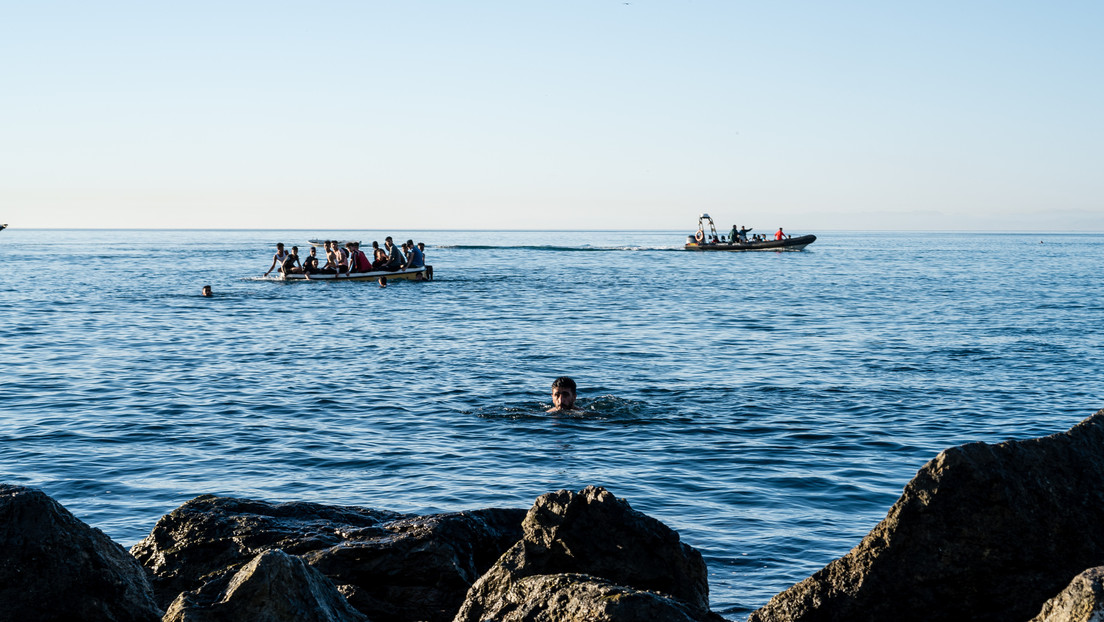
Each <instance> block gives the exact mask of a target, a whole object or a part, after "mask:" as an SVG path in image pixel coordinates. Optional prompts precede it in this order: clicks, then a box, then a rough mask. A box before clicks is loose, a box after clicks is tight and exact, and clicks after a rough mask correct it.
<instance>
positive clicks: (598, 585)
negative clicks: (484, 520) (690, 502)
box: [455, 486, 710, 622]
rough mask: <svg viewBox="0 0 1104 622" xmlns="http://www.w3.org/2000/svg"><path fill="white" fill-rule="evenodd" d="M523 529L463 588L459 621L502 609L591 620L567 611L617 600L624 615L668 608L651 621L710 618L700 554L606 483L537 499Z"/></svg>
mask: <svg viewBox="0 0 1104 622" xmlns="http://www.w3.org/2000/svg"><path fill="white" fill-rule="evenodd" d="M522 529H523V531H524V538H523V539H522V540H521V541H520V542H518V543H517V544H515V545H514V546H513V547H511V548H510V550H509V551H507V552H506V553H505V554H504V555H503V556H502V557H501V558H500V559H499V560H498V561H497V562H496V563H495V565H494V566H493V567H492V568H491V569H490V570H489V571H488V572H487V573H486V574H484V575H483V576H482V577H480V579H479V580H478V581H477V582H476V583H475V585H473V586H472V588H471V589H470V590H469V591H468V596H467V598H466V599H465V601H464V605H463V607H461V609H460V612H459V613H458V614H457V616H456V618H455V621H456V622H476V621H479V620H486V619H496V620H497V619H499V616H505V615H507V613H509V615H510V616H522V617H518V618H517V619H519V620H520V619H526V620H529V619H532V620H575V619H579V620H582V619H589V618H588V617H587V616H582V617H572V616H574V615H575V614H572V613H570V612H572V611H593V612H598V611H607V609H608V608H609V607H614V606H615V605H617V602H621V603H623V605H622V607H623V611H624V612H629V611H632V612H642V611H645V610H651V611H653V613H654V612H655V611H658V609H656V608H662V609H663V610H664V611H668V612H671V615H670V616H664V617H659V618H652V619H657V620H667V619H670V620H679V619H683V618H691V619H699V618H702V619H704V618H707V617H709V615H710V614H709V587H708V583H707V571H706V567H705V562H704V561H703V560H702V557H701V554H700V553H699V552H698V551H696V550H695V549H693V548H691V547H690V546H687V545H686V544H684V543H682V542H680V541H679V536H678V534H677V533H676V532H675V531H673V530H671V529H670V528H668V527H667V526H666V525H664V524H663V523H661V522H659V521H657V520H656V519H654V518H651V517H649V516H645V515H644V514H641V513H640V512H637V511H635V510H633V509H632V508H631V507H629V504H628V503H627V502H626V501H625V500H624V499H617V498H616V497H614V496H613V495H612V494H610V493H609V492H608V491H606V490H605V489H603V488H595V487H593V486H590V487H587V488H586V489H584V490H582V491H581V492H579V493H572V492H568V491H564V490H561V491H559V492H555V493H549V494H546V495H543V496H541V497H540V498H538V499H537V501H536V503H535V504H534V505H533V507H532V508H531V509H530V510H529V512H528V513H527V514H526V515H525V520H524V521H523V522H522ZM583 575H586V576H583ZM538 578H539V580H538ZM572 583H580V585H578V586H574V587H572V586H571V584H572ZM643 592H652V593H653V594H652V595H650V596H647V595H644V594H643ZM614 596H615V597H614ZM603 601H608V602H603ZM644 603H648V605H647V607H652V609H647V608H646V607H645V605H644ZM536 611H540V612H542V613H541V615H535V614H533V613H532V612H536ZM524 612H529V613H524ZM674 612H677V614H676V613H674ZM569 614H570V615H569ZM527 615H529V616H533V617H524V616H527ZM595 615H597V614H595ZM603 615H612V613H610V611H607V613H606V614H603ZM626 615H628V617H625V618H616V619H636V618H633V617H632V615H636V614H635V613H634V614H628V613H626ZM641 615H643V614H641ZM657 615H658V614H657ZM509 619H513V618H509ZM595 619H606V618H595ZM609 619H615V618H609Z"/></svg>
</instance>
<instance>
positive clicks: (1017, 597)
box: [748, 411, 1104, 622]
mask: <svg viewBox="0 0 1104 622" xmlns="http://www.w3.org/2000/svg"><path fill="white" fill-rule="evenodd" d="M1102 481H1104V411H1100V412H1098V413H1096V414H1095V415H1093V416H1092V417H1089V418H1088V419H1086V420H1085V421H1083V422H1081V423H1080V424H1078V425H1077V426H1075V427H1073V428H1072V429H1070V430H1069V431H1067V432H1064V433H1060V434H1054V435H1052V436H1047V437H1044V438H1038V439H1030V440H1024V441H1009V442H1004V443H1000V444H996V445H989V444H985V443H971V444H968V445H963V446H960V447H955V448H952V449H948V450H946V451H944V452H943V453H941V454H939V456H937V457H936V458H935V459H934V460H932V461H931V462H929V463H927V464H926V465H924V467H923V468H922V469H920V472H919V473H917V475H916V477H915V478H913V480H912V481H911V482H909V484H908V485H907V486H906V487H905V491H904V493H903V494H902V496H901V498H900V499H898V501H897V502H896V503H895V504H894V505H893V507H892V508H891V509H890V510H889V514H888V515H887V516H886V518H885V519H884V520H883V521H882V522H881V523H880V524H879V525H878V526H876V527H875V528H874V529H873V530H872V531H871V532H870V533H869V534H868V535H867V536H866V537H865V538H864V539H863V540H862V542H861V543H860V544H859V545H858V546H856V547H855V548H854V549H853V550H852V551H851V552H850V553H848V554H847V555H846V556H844V557H842V558H840V559H837V560H835V561H833V562H832V563H830V564H828V566H826V567H825V568H823V569H822V570H820V571H819V572H817V573H815V574H814V575H813V576H811V577H809V578H808V579H805V580H804V581H802V582H800V583H798V584H797V585H795V586H793V587H791V588H790V589H788V590H786V591H785V592H782V593H781V594H778V595H777V596H775V597H774V598H772V599H771V600H770V602H768V603H767V605H766V606H764V607H763V608H762V609H760V610H758V611H756V612H754V613H753V614H752V615H751V616H750V617H749V618H748V620H749V622H781V621H786V622H798V621H812V620H816V621H818V622H820V621H836V620H839V621H843V620H847V621H849V622H852V621H862V620H871V621H873V620H898V621H901V622H906V621H912V620H916V621H920V620H924V621H925V622H938V621H940V620H948V621H949V620H979V621H987V620H992V621H998V620H999V621H1007V620H1027V619H1029V618H1030V617H1031V616H1032V615H1035V614H1036V613H1038V612H1039V610H1040V608H1041V607H1042V605H1043V603H1044V602H1046V600H1047V599H1048V598H1050V597H1051V596H1054V595H1055V594H1057V593H1058V592H1059V591H1060V590H1061V589H1062V588H1063V587H1064V586H1065V585H1066V584H1067V583H1068V582H1069V580H1070V577H1072V576H1074V575H1076V574H1077V573H1078V572H1080V571H1082V570H1084V569H1085V568H1089V567H1095V566H1099V565H1102V564H1104V530H1101V529H1100V525H1101V524H1102V523H1104V486H1101V482H1102Z"/></svg>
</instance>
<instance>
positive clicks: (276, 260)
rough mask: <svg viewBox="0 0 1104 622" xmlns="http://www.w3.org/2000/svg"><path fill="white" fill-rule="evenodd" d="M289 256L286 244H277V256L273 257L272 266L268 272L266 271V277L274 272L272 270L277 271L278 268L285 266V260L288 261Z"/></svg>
mask: <svg viewBox="0 0 1104 622" xmlns="http://www.w3.org/2000/svg"><path fill="white" fill-rule="evenodd" d="M287 256H288V254H287V251H285V250H284V243H283V242H277V243H276V254H275V255H273V256H272V265H271V266H269V267H268V270H265V273H264V275H265V276H268V273H269V272H272V270H273V269H275V268H276V266H282V265H283V264H284V260H285V259H287Z"/></svg>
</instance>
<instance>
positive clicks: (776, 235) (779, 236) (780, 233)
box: [774, 227, 786, 240]
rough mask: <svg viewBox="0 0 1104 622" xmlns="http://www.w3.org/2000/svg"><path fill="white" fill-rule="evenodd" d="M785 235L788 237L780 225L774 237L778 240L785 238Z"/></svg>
mask: <svg viewBox="0 0 1104 622" xmlns="http://www.w3.org/2000/svg"><path fill="white" fill-rule="evenodd" d="M785 237H786V234H785V233H782V227H779V228H778V233H775V234H774V239H776V240H781V239H783V238H785Z"/></svg>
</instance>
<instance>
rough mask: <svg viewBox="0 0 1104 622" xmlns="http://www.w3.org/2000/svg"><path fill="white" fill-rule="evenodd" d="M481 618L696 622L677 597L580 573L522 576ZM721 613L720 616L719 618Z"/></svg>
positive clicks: (552, 621)
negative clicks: (637, 588) (669, 596)
mask: <svg viewBox="0 0 1104 622" xmlns="http://www.w3.org/2000/svg"><path fill="white" fill-rule="evenodd" d="M485 606H486V608H484V609H481V611H480V615H479V617H478V618H474V617H471V615H472V614H471V613H470V612H463V613H461V616H460V617H458V618H457V619H458V620H475V619H478V620H494V621H495V622H570V621H578V622H698V621H699V620H700V619H701V617H700V616H696V615H694V614H692V613H691V612H690V611H689V608H688V607H686V606H685V605H683V604H681V603H679V602H678V601H676V600H674V599H672V598H667V597H664V596H661V595H659V594H656V593H655V592H644V591H640V590H634V589H632V588H630V587H624V586H620V585H614V584H612V583H610V582H609V581H604V580H602V579H598V578H596V577H592V576H589V575H582V574H569V573H564V574H547V575H535V576H531V577H522V578H520V579H517V580H515V581H512V582H510V583H509V585H508V586H507V587H506V589H505V591H504V592H501V593H499V594H497V595H496V597H495V599H494V600H493V601H490V602H487V603H485ZM716 619H720V618H716Z"/></svg>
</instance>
